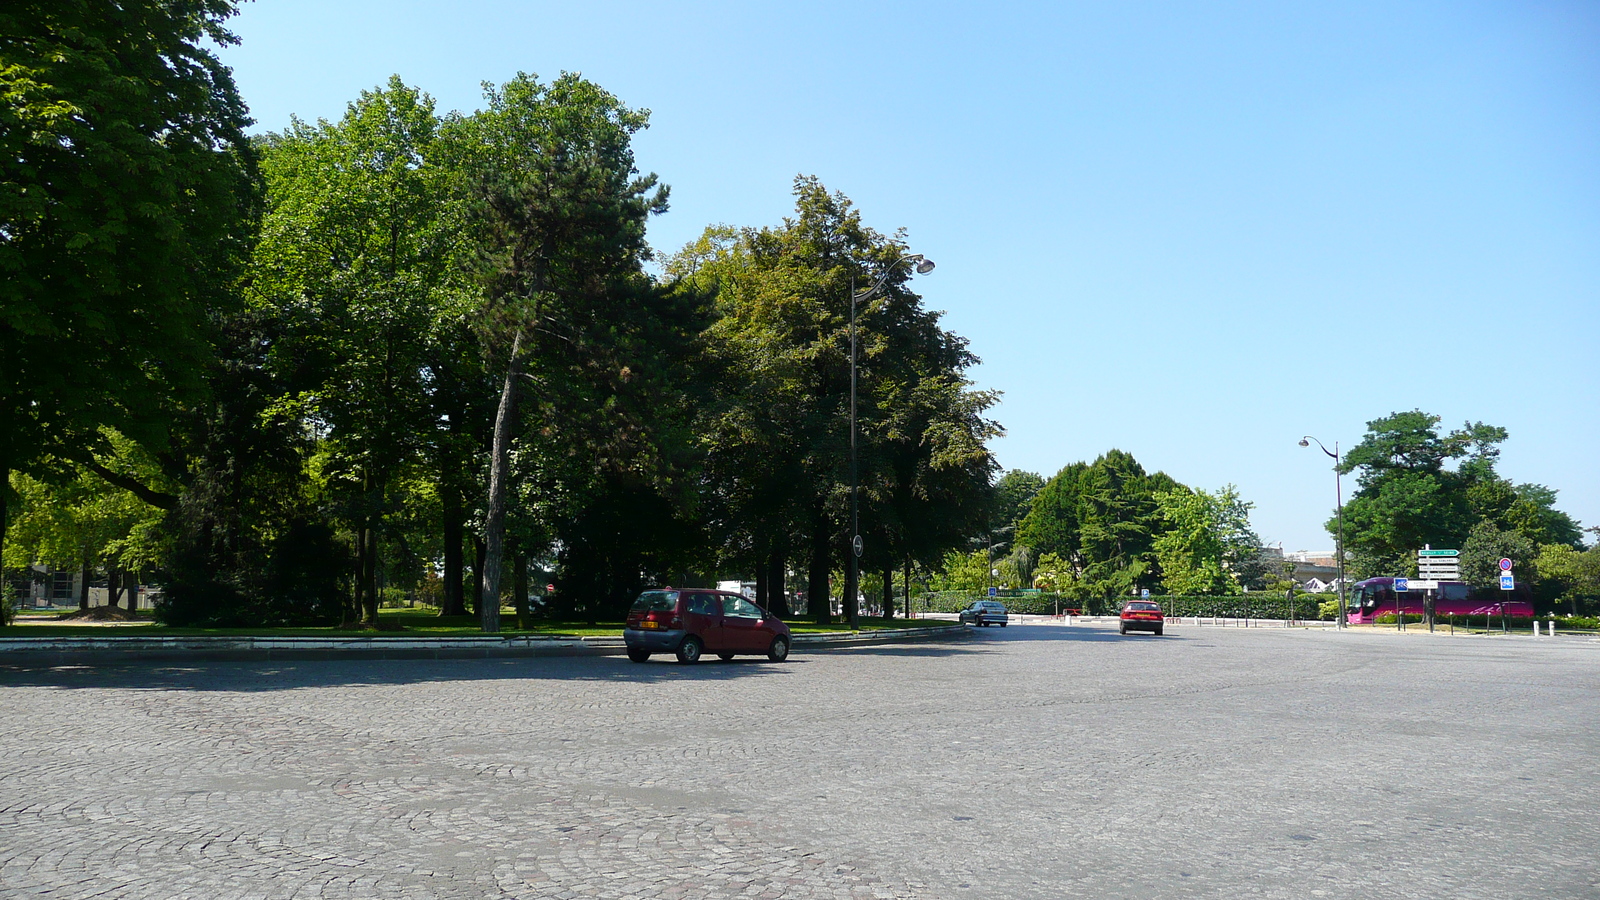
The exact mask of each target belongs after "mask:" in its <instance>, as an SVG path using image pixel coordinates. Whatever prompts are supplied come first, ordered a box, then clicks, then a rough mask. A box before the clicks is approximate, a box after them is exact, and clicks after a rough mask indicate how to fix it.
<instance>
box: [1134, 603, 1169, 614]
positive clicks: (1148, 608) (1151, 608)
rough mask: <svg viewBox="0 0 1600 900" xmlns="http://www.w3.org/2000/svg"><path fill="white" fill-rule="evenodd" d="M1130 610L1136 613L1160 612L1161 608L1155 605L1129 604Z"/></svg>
mask: <svg viewBox="0 0 1600 900" xmlns="http://www.w3.org/2000/svg"><path fill="white" fill-rule="evenodd" d="M1128 608H1129V609H1131V610H1134V611H1135V612H1160V611H1161V607H1159V606H1157V605H1156V604H1154V603H1129V604H1128Z"/></svg>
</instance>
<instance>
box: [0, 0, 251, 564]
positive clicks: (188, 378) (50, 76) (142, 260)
mask: <svg viewBox="0 0 1600 900" xmlns="http://www.w3.org/2000/svg"><path fill="white" fill-rule="evenodd" d="M232 12H233V4H232V3H230V2H227V0H188V2H185V0H144V2H126V3H117V4H109V5H108V4H103V3H92V2H88V0H14V2H10V3H7V4H6V5H5V6H4V8H3V9H0V96H3V97H4V98H5V101H4V102H3V103H0V235H3V236H4V237H3V239H0V272H3V273H4V277H0V360H3V364H0V365H3V368H0V471H6V472H10V471H24V472H32V473H35V474H39V473H41V472H42V471H44V469H45V468H47V466H48V461H49V460H51V459H55V460H64V459H83V458H87V457H89V456H91V455H92V454H94V453H97V452H104V451H105V450H106V445H105V442H104V438H103V437H102V435H103V434H104V432H103V431H102V430H101V428H102V426H111V427H113V428H115V429H116V430H117V432H118V433H121V434H124V435H127V436H129V437H130V438H134V439H136V440H139V441H142V442H146V443H148V444H150V445H151V446H153V447H155V448H157V449H160V447H161V445H162V444H163V443H164V440H165V438H164V435H165V430H166V428H167V425H168V422H169V420H170V416H171V413H172V409H173V407H174V405H175V404H179V403H180V402H183V401H192V400H194V399H195V398H197V397H199V396H201V395H203V393H204V379H203V376H204V373H205V370H206V366H207V363H208V360H209V359H210V358H211V357H212V344H211V338H212V330H211V329H212V326H213V324H214V323H215V315H216V313H217V312H218V311H219V310H221V309H224V308H226V307H227V306H228V305H229V304H230V302H231V300H230V296H231V295H230V293H229V291H228V290H227V289H226V287H227V285H228V284H229V282H230V281H231V280H232V277H233V273H234V272H235V271H236V267H235V263H236V262H237V261H238V260H239V259H240V258H241V257H242V256H243V249H244V247H245V244H246V242H247V241H248V239H249V236H250V234H251V232H252V220H253V214H254V206H255V197H256V191H255V187H254V182H253V176H252V165H251V153H250V149H249V147H248V145H247V143H246V141H245V138H244V135H243V128H244V127H245V126H246V125H247V124H248V121H249V120H248V118H247V116H246V113H245V107H244V104H243V102H242V101H241V100H240V99H239V96H238V92H237V91H236V90H235V88H234V85H233V80H232V78H231V76H230V74H229V72H228V70H227V69H226V67H224V66H223V65H222V64H221V63H220V62H218V61H217V59H216V57H215V56H214V55H213V54H212V52H211V51H210V50H208V49H206V47H205V45H206V44H207V43H210V44H214V45H227V44H230V43H233V37H232V36H231V35H230V34H229V33H228V32H227V31H226V30H225V29H224V28H223V27H222V23H223V21H224V20H225V19H226V18H227V17H228V16H229V15H231V14H232ZM58 471H59V470H58ZM64 477H70V476H66V475H64ZM9 496H10V490H9V488H6V487H4V486H3V485H0V543H3V542H4V537H5V533H4V530H3V529H4V524H3V523H4V522H5V520H6V518H7V517H6V515H5V503H6V499H7V498H8V497H9Z"/></svg>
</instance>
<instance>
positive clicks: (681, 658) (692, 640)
mask: <svg viewBox="0 0 1600 900" xmlns="http://www.w3.org/2000/svg"><path fill="white" fill-rule="evenodd" d="M704 649H705V645H704V644H702V643H700V639H699V638H697V637H695V636H694V635H692V634H691V635H689V636H688V637H686V638H684V639H683V643H681V644H679V645H678V662H681V663H683V664H685V665H694V664H695V663H697V662H699V661H700V651H702V650H704Z"/></svg>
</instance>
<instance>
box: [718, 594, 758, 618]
mask: <svg viewBox="0 0 1600 900" xmlns="http://www.w3.org/2000/svg"><path fill="white" fill-rule="evenodd" d="M722 614H723V615H725V616H738V617H739V618H741V619H759V618H761V610H759V609H757V608H756V605H755V604H754V603H751V602H750V601H749V600H746V599H745V598H743V597H736V596H734V595H732V594H724V595H722Z"/></svg>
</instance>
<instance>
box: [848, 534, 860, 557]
mask: <svg viewBox="0 0 1600 900" xmlns="http://www.w3.org/2000/svg"><path fill="white" fill-rule="evenodd" d="M850 549H852V550H854V551H855V552H856V558H857V559H859V558H860V557H861V549H862V545H861V535H859V534H858V535H856V536H855V537H854V538H853V539H852V540H851V541H850Z"/></svg>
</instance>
